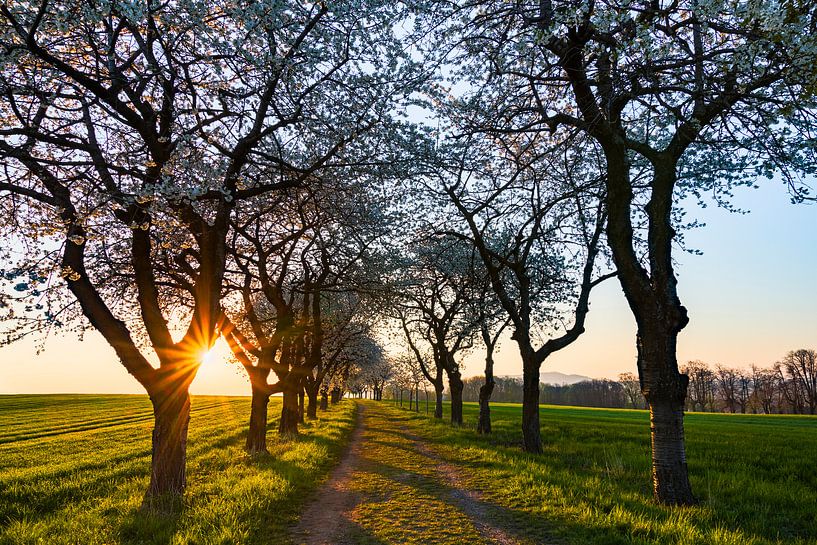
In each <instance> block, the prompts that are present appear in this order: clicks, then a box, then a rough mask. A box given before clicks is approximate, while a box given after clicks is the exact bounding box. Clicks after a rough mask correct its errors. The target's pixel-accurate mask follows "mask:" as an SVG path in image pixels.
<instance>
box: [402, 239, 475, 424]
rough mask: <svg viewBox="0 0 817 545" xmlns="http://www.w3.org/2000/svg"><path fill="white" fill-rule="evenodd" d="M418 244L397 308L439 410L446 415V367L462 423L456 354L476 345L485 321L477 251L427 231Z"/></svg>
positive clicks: (456, 420)
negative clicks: (429, 361)
mask: <svg viewBox="0 0 817 545" xmlns="http://www.w3.org/2000/svg"><path fill="white" fill-rule="evenodd" d="M415 245H416V250H415V252H414V255H412V256H411V258H410V261H409V262H408V263H407V265H406V267H405V269H404V274H405V277H404V279H403V282H402V283H401V284H400V286H401V287H400V288H399V289H400V291H401V292H402V297H400V298H399V299H397V300H396V301H395V305H396V313H397V316H398V319H399V320H400V325H401V327H402V330H403V334H404V335H405V339H406V342H407V343H408V345H409V348H410V350H411V352H412V353H413V354H414V357H415V359H416V361H417V362H418V364H419V365H420V368H421V369H422V370H423V372H424V374H425V375H426V378H427V379H428V381H429V382H431V384H432V385H433V386H434V390H435V393H436V406H435V410H434V416H435V417H436V418H442V390H443V383H442V377H443V372H445V374H446V375H447V376H448V385H449V394H450V396H451V423H452V424H453V425H455V426H461V425H462V388H463V383H462V375H461V372H460V366H459V362H458V361H457V356H458V354H460V353H461V352H464V351H466V350H468V349H470V348H471V347H472V346H473V340H474V337H475V336H476V334H477V331H478V328H479V327H480V325H479V320H480V313H479V312H475V309H474V306H473V304H472V301H473V300H474V298H475V297H477V296H478V277H477V273H476V271H475V268H474V267H475V264H476V261H475V258H476V256H475V255H474V253H473V251H472V250H471V249H470V248H469V247H468V246H466V245H464V244H462V243H461V242H459V241H458V240H457V239H455V238H451V237H447V236H438V235H429V236H424V237H423V238H422V239H421V240H419V241H417V242H416V243H415ZM420 343H422V344H420ZM423 345H425V346H428V347H429V348H430V350H431V354H432V358H433V361H434V365H435V374H434V375H432V374H431V371H430V370H429V369H428V367H427V366H426V360H425V358H424V357H423V354H422V353H421V347H422V346H423Z"/></svg>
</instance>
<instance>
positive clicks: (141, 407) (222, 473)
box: [0, 395, 355, 545]
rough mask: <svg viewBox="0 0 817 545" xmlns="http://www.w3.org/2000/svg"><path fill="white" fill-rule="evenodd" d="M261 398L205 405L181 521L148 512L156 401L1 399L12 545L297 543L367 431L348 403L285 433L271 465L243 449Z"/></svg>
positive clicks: (3, 486) (0, 448)
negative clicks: (351, 446) (324, 487)
mask: <svg viewBox="0 0 817 545" xmlns="http://www.w3.org/2000/svg"><path fill="white" fill-rule="evenodd" d="M249 409H250V400H249V398H229V397H205V396H195V397H194V398H193V409H192V414H191V421H190V435H189V439H188V462H187V475H188V488H187V493H186V494H185V497H184V500H183V504H182V505H181V506H180V508H179V509H178V510H177V511H176V512H175V513H173V514H171V515H156V514H150V513H145V512H143V511H142V510H140V505H141V501H142V496H143V494H144V491H145V489H146V488H147V484H148V480H149V472H150V435H151V429H152V426H153V419H152V413H151V409H150V403H149V401H148V399H147V397H146V396H109V395H106V396H87V395H60V396H54V395H49V396H0V544H3V545H5V544H15V545H17V544H34V543H47V544H54V545H63V544H65V545H67V544H72V545H73V544H83V545H84V544H106V543H123V544H157V545H158V544H161V545H165V544H172V545H181V544H194V543H195V544H225V545H226V544H262V543H264V544H266V543H285V542H286V539H287V538H286V529H287V528H288V527H289V526H291V525H292V524H293V523H294V521H295V520H296V519H297V516H298V513H299V512H300V510H301V508H302V505H303V501H304V499H305V498H307V497H308V496H309V495H310V493H311V492H312V491H314V490H315V489H316V488H317V487H318V485H319V484H320V483H321V482H322V481H323V479H324V478H325V477H326V475H327V473H328V471H329V469H330V468H331V467H332V465H333V464H334V463H335V462H336V461H337V459H338V457H339V456H340V454H341V453H342V451H343V449H344V447H345V445H346V442H347V441H348V439H349V436H350V433H351V431H352V429H353V427H354V422H355V404H354V403H353V402H343V403H341V404H339V405H337V406H333V407H332V408H331V409H330V410H329V411H327V412H322V413H320V418H319V419H318V420H317V421H314V422H308V423H307V424H306V425H305V426H302V428H301V429H302V432H303V433H302V434H301V436H300V437H298V438H294V439H280V438H279V437H278V435H277V433H276V432H275V431H274V430H275V429H276V428H277V415H278V414H280V400H278V399H276V398H272V400H271V402H270V407H269V414H270V416H271V418H270V423H269V426H270V430H271V431H270V432H269V434H268V444H269V449H270V455H269V456H257V457H248V456H247V455H246V454H245V453H244V451H243V449H242V447H243V442H244V437H245V434H246V431H247V430H246V428H247V424H246V422H247V420H248V418H249Z"/></svg>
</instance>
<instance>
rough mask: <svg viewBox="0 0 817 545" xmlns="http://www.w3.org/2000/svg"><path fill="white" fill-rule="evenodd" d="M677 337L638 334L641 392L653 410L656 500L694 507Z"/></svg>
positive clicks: (684, 387)
mask: <svg viewBox="0 0 817 545" xmlns="http://www.w3.org/2000/svg"><path fill="white" fill-rule="evenodd" d="M676 338H677V334H676V333H672V332H665V331H661V330H659V329H658V328H655V329H652V328H651V329H648V330H646V331H641V332H639V336H638V341H637V342H638V367H639V374H640V375H641V376H642V379H641V389H642V391H643V392H644V397H645V398H646V399H647V402H648V404H649V407H650V442H651V444H652V482H653V495H654V497H655V499H656V501H658V502H660V503H663V504H667V505H692V504H694V503H695V502H696V500H695V497H694V496H693V495H692V487H691V486H690V483H689V473H688V470H687V462H686V451H685V447H684V402H685V400H686V394H687V387H688V386H689V377H687V375H684V374H680V373H678V371H677V362H676V356H675V346H676Z"/></svg>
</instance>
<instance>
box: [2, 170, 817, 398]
mask: <svg viewBox="0 0 817 545" xmlns="http://www.w3.org/2000/svg"><path fill="white" fill-rule="evenodd" d="M732 202H733V204H735V205H736V206H737V207H739V208H743V209H748V210H750V212H749V213H748V214H736V213H731V212H728V211H726V210H723V209H719V208H714V207H708V208H706V209H698V208H695V209H694V210H690V214H694V215H695V216H696V217H697V218H698V219H700V220H702V221H704V222H706V224H707V225H706V227H703V228H700V229H696V230H694V231H691V232H689V233H687V234H686V241H687V244H688V246H690V247H692V248H696V249H698V250H701V251H703V255H690V254H686V253H682V252H676V257H677V259H678V262H679V264H678V267H677V270H676V271H677V274H678V291H679V295H680V298H681V302H682V303H683V304H684V305H685V306H686V307H687V310H688V312H689V317H690V323H689V325H688V326H687V327H686V328H685V329H684V330H683V331H682V332H681V335H680V337H679V341H678V361H679V362H680V363H684V362H686V361H689V360H695V359H698V360H703V361H706V362H708V363H711V364H716V363H719V364H723V365H727V366H732V367H742V368H748V367H750V366H751V365H752V364H757V365H760V366H768V365H772V364H773V363H774V362H775V361H778V360H779V359H781V358H782V357H783V356H784V355H785V354H786V352H788V351H789V350H795V349H798V348H817V204H812V205H805V204H799V205H793V204H791V203H790V201H789V197H788V195H787V193H786V191H785V189H784V188H783V187H782V185H781V184H780V183H779V182H764V183H762V184H761V186H760V188H759V189H756V190H752V189H744V190H740V191H739V192H738V193H737V194H736V197H735V199H734V200H733V201H732ZM586 330H587V332H586V333H585V334H584V335H582V336H581V337H580V338H579V339H578V340H577V341H576V342H575V343H574V344H573V345H571V346H570V347H568V348H566V349H565V350H562V351H560V352H558V353H556V354H554V355H553V356H552V357H551V358H550V359H549V360H548V361H546V362H545V364H544V365H543V367H542V371H543V372H544V371H559V372H563V373H569V374H579V375H585V376H589V377H594V378H602V377H607V378H615V377H616V376H617V375H618V374H619V373H622V372H628V371H629V372H633V373H635V372H636V365H635V357H636V351H635V323H634V320H633V318H632V315H631V313H630V309H629V308H628V306H627V303H626V301H625V299H624V296H623V294H622V292H621V288H620V286H619V284H618V282H617V280H615V279H612V280H608V281H607V282H605V283H604V284H602V285H601V286H599V287H597V288H596V289H595V290H594V292H593V294H592V296H591V306H590V314H589V315H588V319H587V323H586ZM228 352H229V349H228V348H227V347H226V345H225V344H224V343H223V341H219V343H218V344H217V346H216V348H215V349H214V353H213V354H212V355H211V356H210V357H208V358H207V361H205V363H204V364H203V365H202V366H201V369H200V370H199V373H198V376H197V377H196V380H195V381H194V383H193V385H192V387H191V392H192V393H193V394H208V395H209V394H225V395H247V394H248V393H249V382H248V381H247V379H246V378H245V375H244V372H243V369H242V368H241V367H240V366H238V365H237V364H229V363H226V361H225V360H226V355H227V353H228ZM464 367H465V371H464V373H463V374H464V375H465V376H472V375H477V374H480V373H481V371H482V361H481V354H480V353H479V351H478V350H477V351H475V352H474V353H473V354H472V355H471V356H469V357H468V358H467V359H466V360H465V362H464ZM495 373H496V374H497V375H520V374H521V363H520V361H519V358H518V355H517V352H516V346H515V344H514V343H513V341H511V340H509V339H505V340H504V341H503V343H502V345H501V346H500V351H499V353H498V354H497V357H496V367H495ZM11 393H144V390H142V388H141V386H140V385H139V384H138V383H137V382H136V381H135V380H134V379H133V378H132V377H131V376H130V375H128V373H127V372H126V371H125V369H124V367H122V365H121V364H120V363H119V361H118V360H117V358H116V356H115V355H114V353H113V350H112V349H111V348H110V347H109V346H108V345H107V344H106V343H105V341H104V340H103V339H102V338H101V336H99V334H97V333H94V332H88V333H87V334H86V335H85V338H84V340H82V341H79V340H78V339H77V338H76V336H72V335H63V336H54V337H52V338H50V339H48V340H47V341H46V343H45V350H44V351H43V352H41V353H40V354H39V355H37V354H36V343H35V342H34V341H33V340H24V341H20V342H18V343H16V344H14V345H12V346H7V347H3V348H0V394H11Z"/></svg>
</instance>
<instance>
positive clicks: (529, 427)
mask: <svg viewBox="0 0 817 545" xmlns="http://www.w3.org/2000/svg"><path fill="white" fill-rule="evenodd" d="M522 366H523V368H522V371H523V374H522V442H523V447H524V449H525V451H526V452H534V453H540V452H542V438H541V436H540V431H539V365H538V364H537V363H536V362H535V361H534V359H533V357H532V356H529V357H523V360H522Z"/></svg>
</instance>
